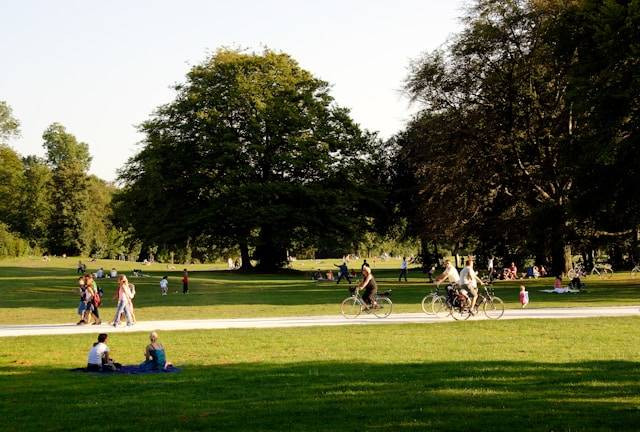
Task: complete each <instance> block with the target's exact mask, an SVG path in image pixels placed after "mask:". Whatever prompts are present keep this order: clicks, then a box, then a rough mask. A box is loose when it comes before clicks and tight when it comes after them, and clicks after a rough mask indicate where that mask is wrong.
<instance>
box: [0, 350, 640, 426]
mask: <svg viewBox="0 0 640 432" xmlns="http://www.w3.org/2000/svg"><path fill="white" fill-rule="evenodd" d="M181 366H182V367H183V372H182V373H179V374H159V375H142V376H136V375H133V376H131V375H113V376H104V375H98V374H84V373H73V372H69V371H67V370H64V369H59V368H55V369H42V368H28V367H2V368H0V394H1V395H2V397H1V399H2V404H0V429H1V430H3V431H13V430H15V431H18V430H20V431H24V430H38V431H43V430H71V429H75V428H77V427H78V425H86V426H88V425H89V424H91V425H99V426H100V427H99V429H101V430H108V431H115V430H198V431H200V430H216V431H220V430H229V431H243V430H261V431H267V430H274V431H281V430H296V431H315V430H322V431H324V430H327V431H329V430H330V431H338V430H339V431H346V430H354V431H356V430H373V431H379V430H381V431H404V430H416V431H423V430H437V431H459V430H470V431H475V430H484V431H523V430H526V431H529V430H531V431H550V430H553V431H569V430H571V431H580V430H584V431H587V430H588V431H594V430H601V431H608V430H619V431H626V430H637V429H638V426H637V425H638V424H639V422H640V410H639V409H638V406H639V405H640V397H639V396H638V395H639V394H640V383H639V379H640V371H639V370H638V367H637V364H636V363H633V362H622V361H591V362H579V363H567V364H563V363H538V362H513V361H511V362H482V363H478V362H474V363H465V362H455V361H452V362H440V363H414V364H373V363H362V362H355V363H352V362H322V361H318V362H305V363H290V364H265V363H249V364H247V363H241V364H232V365H218V366H201V365H181ZM87 422H89V423H87Z"/></svg>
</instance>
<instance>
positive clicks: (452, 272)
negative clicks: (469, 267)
mask: <svg viewBox="0 0 640 432" xmlns="http://www.w3.org/2000/svg"><path fill="white" fill-rule="evenodd" d="M445 279H448V282H449V283H450V284H451V285H459V284H460V275H459V274H458V270H457V269H456V268H455V267H454V266H453V265H451V261H449V260H446V261H445V262H444V271H443V272H442V274H441V275H440V276H438V277H437V278H436V284H438V285H439V284H440V282H442V281H443V280H445Z"/></svg>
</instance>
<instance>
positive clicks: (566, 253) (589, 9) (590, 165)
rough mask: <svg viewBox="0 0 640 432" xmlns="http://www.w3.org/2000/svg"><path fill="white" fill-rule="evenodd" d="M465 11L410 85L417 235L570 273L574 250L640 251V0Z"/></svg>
mask: <svg viewBox="0 0 640 432" xmlns="http://www.w3.org/2000/svg"><path fill="white" fill-rule="evenodd" d="M464 22H465V28H464V30H463V31H462V32H461V33H460V34H458V35H456V36H455V37H454V38H453V39H452V40H451V41H450V43H448V44H447V45H446V46H445V47H444V48H442V49H439V50H436V51H433V52H430V53H428V54H426V55H425V56H424V57H423V58H421V59H420V60H419V61H417V62H415V63H414V64H413V65H412V70H411V74H410V76H409V78H408V80H407V82H406V90H407V92H408V94H409V95H410V96H411V98H412V100H413V101H415V102H416V103H418V104H419V105H420V107H421V108H422V109H421V111H420V113H419V114H418V115H416V116H415V118H413V120H412V121H411V122H410V124H409V125H408V127H407V128H406V130H405V131H403V132H402V133H400V134H399V135H398V136H397V137H396V138H395V143H396V144H397V145H398V146H399V148H400V149H401V151H400V153H399V155H400V156H401V157H400V158H399V160H398V162H399V163H398V165H397V179H398V182H397V184H396V185H397V186H396V187H398V189H399V190H401V191H403V193H400V194H398V196H403V197H406V198H407V199H406V200H405V201H404V205H403V206H402V208H404V209H405V212H404V215H405V216H406V217H407V219H408V220H409V221H411V226H412V229H413V232H414V233H416V234H417V235H419V236H420V237H421V238H422V239H424V240H425V242H427V245H431V244H433V243H436V244H437V243H438V242H442V241H449V242H451V241H453V242H455V243H456V247H458V246H459V247H461V248H465V247H466V248H469V249H475V250H476V251H477V252H479V253H481V254H484V255H498V256H505V257H522V256H534V257H536V260H537V261H538V262H539V263H548V262H549V261H551V262H552V264H553V269H554V272H556V273H560V272H563V271H564V270H566V269H567V268H568V267H569V266H571V256H572V254H573V253H572V247H573V252H575V250H576V248H577V249H578V250H579V252H581V253H582V254H583V255H584V257H585V259H586V260H587V261H591V262H592V263H593V259H594V256H593V255H594V254H593V251H594V250H598V249H605V250H607V251H608V252H609V255H610V256H611V257H612V258H613V259H614V260H615V262H616V264H620V263H622V258H623V252H624V253H626V255H627V259H628V260H630V261H634V260H636V261H637V260H638V259H640V256H639V255H638V240H639V237H638V236H639V233H638V226H639V225H640V189H639V188H638V187H637V182H638V179H639V178H640V152H639V151H638V150H639V149H640V147H639V141H638V139H639V135H638V128H639V127H640V118H639V115H640V57H639V56H638V54H639V53H640V3H638V2H636V1H602V0H582V1H560V0H558V1H526V0H509V1H503V0H479V1H477V2H476V3H475V5H474V6H473V7H471V8H470V9H469V11H468V13H467V15H466V18H465V21H464ZM431 250H433V247H432V248H431ZM428 252H429V248H428V249H427V254H426V255H427V257H429V256H430V254H429V253H428Z"/></svg>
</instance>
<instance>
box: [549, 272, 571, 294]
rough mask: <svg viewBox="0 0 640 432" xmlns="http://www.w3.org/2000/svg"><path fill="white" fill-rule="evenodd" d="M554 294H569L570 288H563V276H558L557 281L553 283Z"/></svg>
mask: <svg viewBox="0 0 640 432" xmlns="http://www.w3.org/2000/svg"><path fill="white" fill-rule="evenodd" d="M553 292H555V293H558V294H565V293H568V292H569V288H567V287H563V286H562V276H560V275H556V279H555V280H554V281H553Z"/></svg>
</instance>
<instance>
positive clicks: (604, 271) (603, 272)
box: [591, 264, 613, 279]
mask: <svg viewBox="0 0 640 432" xmlns="http://www.w3.org/2000/svg"><path fill="white" fill-rule="evenodd" d="M598 267H600V269H598ZM595 275H598V276H599V277H600V279H602V278H607V279H608V278H610V277H611V276H613V268H612V267H611V264H602V265H600V266H598V265H597V264H594V266H593V268H592V269H591V276H595Z"/></svg>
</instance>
